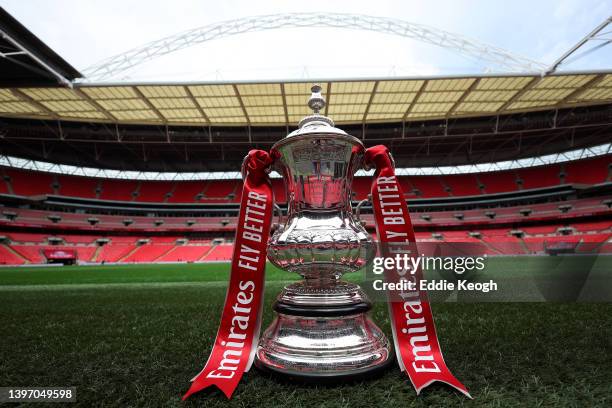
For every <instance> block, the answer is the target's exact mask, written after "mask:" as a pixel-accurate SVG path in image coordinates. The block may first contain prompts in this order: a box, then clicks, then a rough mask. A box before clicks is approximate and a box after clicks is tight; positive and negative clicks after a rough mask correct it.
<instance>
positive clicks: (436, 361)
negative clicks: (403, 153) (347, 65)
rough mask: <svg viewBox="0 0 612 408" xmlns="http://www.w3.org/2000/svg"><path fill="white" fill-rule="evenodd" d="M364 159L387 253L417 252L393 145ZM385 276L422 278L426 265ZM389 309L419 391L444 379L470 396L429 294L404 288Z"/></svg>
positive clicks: (400, 352) (402, 358)
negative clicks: (444, 346)
mask: <svg viewBox="0 0 612 408" xmlns="http://www.w3.org/2000/svg"><path fill="white" fill-rule="evenodd" d="M365 163H366V165H367V166H369V167H375V168H376V172H375V174H374V181H373V182H372V204H373V207H374V218H375V220H376V231H377V234H378V238H379V240H380V241H381V244H382V245H381V247H382V252H383V256H392V255H393V254H394V253H400V252H404V253H405V252H407V251H408V252H411V253H412V254H413V255H414V254H418V252H417V249H416V239H415V235H414V230H413V228H412V222H411V221H410V215H409V213H408V205H407V204H406V200H405V198H404V192H403V191H402V186H401V185H400V183H399V181H398V180H397V177H396V176H395V169H394V166H393V160H392V159H391V155H390V154H389V150H388V149H387V148H386V147H385V146H382V145H378V146H374V147H371V148H369V149H367V150H366V154H365ZM403 273H404V274H405V273H406V272H405V271H404V272H403ZM385 278H386V279H387V280H388V281H399V280H401V279H410V280H413V281H415V282H417V283H418V281H419V280H420V278H421V271H420V270H418V271H416V273H415V274H413V275H410V276H408V277H404V276H403V275H402V274H401V273H400V272H399V271H391V272H390V273H388V274H386V275H385ZM417 288H418V286H417ZM389 312H390V314H391V327H392V329H393V340H394V343H395V352H396V354H397V359H398V362H399V365H400V368H401V369H402V371H406V372H407V374H408V377H409V378H410V381H411V382H412V385H414V388H415V389H416V392H417V395H418V394H419V393H420V392H421V390H422V389H423V388H425V387H427V386H428V385H430V384H432V383H434V382H436V381H440V382H444V383H446V384H448V385H450V386H452V387H454V388H456V389H457V390H459V391H461V392H462V393H463V394H465V395H466V396H468V397H470V398H471V396H470V394H469V392H468V390H467V388H465V386H464V385H463V384H461V383H460V382H459V380H457V379H456V378H455V376H453V374H452V373H451V372H450V370H449V369H448V367H447V366H446V363H445V362H444V358H443V357H442V351H441V350H440V344H439V342H438V336H437V335H436V327H435V324H434V320H433V315H432V313H431V307H430V304H429V302H428V301H427V296H426V294H425V293H424V292H421V291H418V290H415V291H410V292H406V293H404V294H403V295H401V299H397V298H391V297H390V299H389Z"/></svg>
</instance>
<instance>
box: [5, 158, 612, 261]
mask: <svg viewBox="0 0 612 408" xmlns="http://www.w3.org/2000/svg"><path fill="white" fill-rule="evenodd" d="M611 160H612V155H606V156H600V157H596V158H590V159H584V160H578V161H571V162H566V163H561V164H553V165H544V166H538V167H529V168H520V169H516V170H506V171H497V172H489V173H473V174H457V175H435V176H433V175H432V176H402V177H400V181H401V183H402V185H403V187H404V190H405V196H406V199H407V200H408V203H409V206H410V208H411V216H412V222H413V225H414V227H415V231H416V235H417V240H418V241H421V242H428V241H429V242H470V243H472V244H474V245H477V247H478V248H479V250H480V251H482V252H483V253H486V254H489V255H519V254H522V255H524V254H539V253H545V252H546V251H547V250H548V249H550V248H553V247H555V246H558V244H559V242H562V243H564V244H566V245H569V246H571V247H572V249H573V252H575V253H598V252H600V253H601V252H608V251H609V250H610V249H611V247H610V243H609V242H608V241H609V240H610V237H611V233H612V217H611V213H612V212H611V210H610V208H611V206H612V194H610V176H611V174H610V163H611ZM0 171H1V174H2V176H3V181H2V182H0V198H1V201H0V204H1V205H2V217H0V242H1V243H0V264H4V265H21V264H40V263H47V262H49V261H50V260H49V259H47V257H46V255H45V254H47V253H48V250H49V249H56V250H68V251H73V252H74V253H75V254H76V258H77V261H78V262H80V263H147V262H148V263H151V262H156V263H157V262H209V261H213V262H214V261H227V260H229V259H230V258H231V255H232V248H233V246H232V239H233V232H234V231H235V227H236V214H237V209H238V207H237V203H238V202H239V199H240V193H241V181H240V180H207V181H144V180H138V181H135V180H119V179H106V178H90V177H79V176H69V175H57V174H52V173H45V172H35V171H26V170H18V169H15V168H1V169H0ZM370 183H371V178H370V177H356V178H355V181H354V183H353V189H352V197H353V200H354V201H355V202H356V201H358V200H362V199H365V198H367V197H368V194H369V191H370ZM272 187H273V191H274V194H275V199H276V201H277V202H278V203H280V204H281V205H284V203H285V201H286V200H285V191H284V186H283V182H282V180H280V179H273V181H272ZM306 193H308V194H312V195H313V199H316V197H318V195H320V194H321V192H320V191H307V192H306ZM361 219H362V220H363V221H364V222H365V224H366V228H367V229H368V230H369V231H370V232H371V233H374V232H375V228H374V219H373V215H372V213H371V209H369V208H368V206H367V205H366V206H364V208H363V209H362V214H361Z"/></svg>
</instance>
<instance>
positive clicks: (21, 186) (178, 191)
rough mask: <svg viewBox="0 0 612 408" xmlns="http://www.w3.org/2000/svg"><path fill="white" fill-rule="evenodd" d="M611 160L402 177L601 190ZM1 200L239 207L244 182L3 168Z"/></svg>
mask: <svg viewBox="0 0 612 408" xmlns="http://www.w3.org/2000/svg"><path fill="white" fill-rule="evenodd" d="M611 163H612V155H606V156H601V157H596V158H591V159H584V160H577V161H573V162H567V163H564V164H555V165H546V166H537V167H530V168H524V169H517V170H507V171H497V172H490V173H475V174H463V175H440V176H405V177H400V181H401V182H402V184H403V186H404V190H405V193H406V196H407V198H415V197H417V198H439V197H463V196H479V195H486V194H497V193H507V192H513V191H517V190H530V189H538V188H544V187H555V186H559V185H564V184H575V185H579V186H588V185H597V184H601V183H604V182H606V181H609V180H610V164H611ZM1 174H2V176H3V180H4V182H0V194H14V195H18V196H26V197H36V196H45V195H58V196H66V197H79V198H87V199H99V200H111V201H130V202H147V203H149V202H153V203H210V204H218V203H237V202H239V201H240V194H241V192H242V191H241V182H240V180H208V181H132V180H117V179H95V178H88V177H77V176H64V175H54V174H51V173H44V172H33V171H27V170H17V169H14V168H3V169H2V172H1ZM370 183H371V178H370V177H355V179H354V183H353V197H354V198H355V199H357V200H361V199H364V198H366V197H367V195H368V194H369V191H370ZM273 189H274V195H275V200H276V201H277V202H279V203H284V202H286V197H285V191H284V186H283V183H282V181H281V180H280V179H275V180H274V181H273Z"/></svg>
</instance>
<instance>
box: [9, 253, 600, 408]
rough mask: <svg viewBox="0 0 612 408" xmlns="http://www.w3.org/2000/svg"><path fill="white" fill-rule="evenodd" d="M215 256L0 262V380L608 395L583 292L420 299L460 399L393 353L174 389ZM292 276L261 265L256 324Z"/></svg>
mask: <svg viewBox="0 0 612 408" xmlns="http://www.w3.org/2000/svg"><path fill="white" fill-rule="evenodd" d="M513 262H514V261H511V262H510V264H511V263H513ZM228 270H229V264H199V265H138V266H133V265H125V266H94V267H62V268H44V269H41V268H3V269H0V328H1V331H0V339H1V341H0V386H76V387H77V403H76V404H75V405H76V406H86V407H90V406H100V405H110V406H155V407H157V406H160V407H169V406H186V407H190V406H204V407H216V406H223V407H256V406H262V407H283V408H287V407H347V408H348V407H350V408H355V407H425V406H469V407H484V406H486V407H512V406H530V407H538V406H555V407H584V406H602V407H603V406H610V405H611V399H612V381H611V378H612V368H611V367H612V366H611V364H610V355H611V350H612V317H611V316H612V306H611V305H610V304H594V303H576V304H565V303H434V304H433V308H434V316H435V319H436V323H437V328H438V334H439V338H440V342H441V345H442V349H443V351H444V357H445V360H446V362H447V364H448V365H449V367H450V368H451V370H452V371H453V372H454V374H455V375H456V376H457V377H458V378H459V379H460V380H461V381H463V382H464V383H465V384H466V385H467V387H468V388H469V389H470V392H471V393H472V395H473V396H474V398H475V399H474V400H468V399H466V398H465V397H463V396H462V395H460V394H459V393H457V392H454V391H452V390H451V389H449V388H448V387H446V386H443V385H434V386H431V387H429V388H427V389H426V390H425V391H423V393H422V395H420V396H418V397H417V396H416V395H415V392H414V390H413V388H412V386H411V385H410V382H409V380H408V378H407V377H406V376H405V375H404V374H402V373H400V371H399V369H398V368H397V367H395V366H394V367H393V368H391V369H389V370H388V371H387V372H386V373H385V374H384V375H383V376H381V377H379V378H375V379H371V380H369V381H363V382H356V383H347V384H344V385H336V386H314V385H303V384H297V383H296V384H290V383H285V382H278V381H277V380H275V379H273V378H269V377H267V376H265V375H263V374H262V373H260V372H258V371H257V370H255V369H253V370H252V371H251V372H249V373H247V374H246V375H245V377H244V378H243V380H242V382H241V384H240V385H239V387H238V389H237V390H236V393H235V394H234V397H233V399H231V400H229V401H228V400H226V399H225V397H224V396H223V395H222V394H221V393H220V392H218V391H212V392H203V393H201V394H200V395H197V396H195V397H194V398H192V399H190V400H189V401H187V402H186V403H183V402H181V401H180V397H181V395H182V393H184V392H185V391H186V390H187V388H188V381H189V379H190V378H192V377H193V376H194V375H195V374H196V373H197V372H198V371H199V370H200V369H201V368H202V366H203V364H204V363H205V362H206V359H207V357H208V354H209V352H210V349H211V345H212V341H213V339H214V336H215V333H216V330H217V326H218V323H219V317H220V312H221V308H222V305H223V301H224V298H225V287H226V282H227V278H228ZM293 278H294V276H292V275H291V274H287V273H285V272H282V271H279V270H274V269H273V268H271V267H268V273H267V280H268V282H267V287H266V302H265V306H264V307H265V309H264V322H263V324H264V327H265V326H267V324H268V323H269V322H270V320H271V318H272V315H273V313H272V309H271V303H272V301H273V299H274V297H275V295H276V294H277V293H278V292H279V291H280V289H281V287H282V286H283V285H284V284H286V282H287V281H288V280H290V279H293ZM372 316H373V318H374V320H375V321H376V322H377V323H378V324H379V325H380V326H381V327H382V328H383V329H384V330H385V331H386V332H387V333H388V334H390V328H389V320H388V316H387V311H386V307H385V305H384V304H380V303H378V304H375V306H374V309H373V310H372ZM32 405H33V406H38V405H34V404H32ZM71 406H74V405H71Z"/></svg>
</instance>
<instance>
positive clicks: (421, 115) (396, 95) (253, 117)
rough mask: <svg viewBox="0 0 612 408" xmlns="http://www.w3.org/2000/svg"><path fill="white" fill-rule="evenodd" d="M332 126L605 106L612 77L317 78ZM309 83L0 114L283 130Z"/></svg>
mask: <svg viewBox="0 0 612 408" xmlns="http://www.w3.org/2000/svg"><path fill="white" fill-rule="evenodd" d="M318 82H320V83H321V85H322V87H323V92H324V95H325V97H326V99H327V101H328V106H327V107H326V112H325V114H326V115H328V116H330V117H331V118H332V119H334V121H336V122H337V123H338V124H358V123H391V122H395V123H397V122H402V121H420V120H429V119H444V118H457V117H475V116H487V115H499V114H508V113H515V112H528V111H537V110H545V109H557V108H568V107H576V106H588V105H598V104H606V103H610V102H612V71H601V72H570V73H567V72H566V73H558V74H552V75H548V76H542V75H541V74H539V73H534V74H511V75H482V76H459V77H429V78H403V79H397V78H390V79H382V78H381V79H370V80H362V79H359V80H325V81H318ZM311 84H312V81H304V82H294V81H287V82H284V81H278V82H266V83H259V82H233V83H159V84H143V83H141V84H125V83H121V84H78V83H75V84H73V88H70V87H9V88H1V89H0V116H3V117H17V118H29V119H46V120H67V121H82V122H93V123H97V122H101V123H104V122H106V123H118V124H144V125H160V124H161V125H181V126H185V125H186V126H285V125H286V126H290V125H294V124H295V123H297V122H298V121H299V120H300V119H301V118H302V117H303V116H304V115H306V114H308V108H307V106H306V101H307V99H308V96H309V95H310V86H311Z"/></svg>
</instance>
